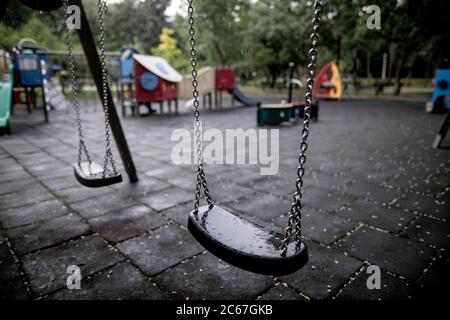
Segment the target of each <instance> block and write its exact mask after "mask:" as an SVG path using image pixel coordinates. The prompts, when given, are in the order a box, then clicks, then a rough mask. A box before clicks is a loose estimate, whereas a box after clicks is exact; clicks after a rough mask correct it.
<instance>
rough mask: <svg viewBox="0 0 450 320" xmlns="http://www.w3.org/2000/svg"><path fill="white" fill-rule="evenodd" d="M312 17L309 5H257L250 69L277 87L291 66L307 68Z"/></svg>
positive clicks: (266, 1) (262, 1)
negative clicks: (264, 76) (305, 66)
mask: <svg viewBox="0 0 450 320" xmlns="http://www.w3.org/2000/svg"><path fill="white" fill-rule="evenodd" d="M311 17H312V10H311V6H310V4H309V6H308V5H307V4H306V3H305V1H290V0H259V1H257V2H256V3H255V4H254V5H253V6H252V8H251V10H250V13H249V19H250V21H251V22H249V24H248V30H247V31H246V37H245V47H244V48H245V51H246V55H247V66H248V68H250V69H256V70H262V71H263V72H264V73H265V74H266V76H267V78H268V79H269V83H270V86H271V87H273V86H274V85H275V83H276V80H277V78H278V77H279V76H280V75H282V73H283V72H284V71H285V70H287V68H288V65H289V63H290V62H294V63H295V64H296V65H302V64H303V65H304V64H305V62H306V57H307V51H308V49H307V46H308V44H309V34H310V32H311V22H310V21H311Z"/></svg>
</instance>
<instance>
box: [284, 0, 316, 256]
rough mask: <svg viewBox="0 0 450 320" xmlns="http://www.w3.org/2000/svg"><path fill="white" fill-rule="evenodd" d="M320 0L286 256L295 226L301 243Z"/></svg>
mask: <svg viewBox="0 0 450 320" xmlns="http://www.w3.org/2000/svg"><path fill="white" fill-rule="evenodd" d="M322 6H323V4H322V0H315V1H314V5H313V7H314V19H313V21H312V24H313V32H312V34H311V36H310V41H311V48H310V50H309V63H308V77H307V81H306V94H305V111H304V119H303V128H302V141H301V144H300V154H299V157H298V161H299V167H298V168H297V180H296V192H295V194H294V196H293V198H294V199H293V202H292V205H291V209H290V213H289V221H288V226H287V228H286V230H285V236H284V240H283V244H282V249H281V255H282V256H286V254H287V250H288V246H289V242H290V240H291V238H292V236H293V232H294V230H293V229H294V228H295V242H296V249H299V248H300V245H301V210H302V197H303V190H302V189H303V177H304V175H305V164H306V151H307V150H308V137H309V123H310V120H311V105H312V102H313V87H314V78H315V74H316V64H317V56H318V49H317V48H318V45H319V28H320V24H321V21H320V15H321V12H322Z"/></svg>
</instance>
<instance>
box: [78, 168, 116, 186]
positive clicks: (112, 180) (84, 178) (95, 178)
mask: <svg viewBox="0 0 450 320" xmlns="http://www.w3.org/2000/svg"><path fill="white" fill-rule="evenodd" d="M73 167H74V172H75V177H76V178H77V180H78V182H79V183H81V184H82V185H83V186H85V187H88V188H101V187H106V186H110V185H112V184H116V183H120V182H122V175H121V174H120V173H116V174H114V173H113V172H112V171H111V170H106V175H105V176H103V167H102V166H101V165H99V164H98V163H95V162H91V163H89V162H82V163H81V164H80V165H78V164H75V165H74V166H73Z"/></svg>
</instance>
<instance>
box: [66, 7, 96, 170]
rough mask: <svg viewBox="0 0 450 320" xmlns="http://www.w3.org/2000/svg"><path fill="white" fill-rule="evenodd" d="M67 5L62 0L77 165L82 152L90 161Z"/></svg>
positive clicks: (80, 160) (79, 163)
mask: <svg viewBox="0 0 450 320" xmlns="http://www.w3.org/2000/svg"><path fill="white" fill-rule="evenodd" d="M68 7H69V0H63V10H64V18H65V19H64V24H65V26H66V44H67V50H68V51H69V69H70V78H71V81H72V95H73V107H74V110H75V117H76V121H77V128H78V140H79V145H78V166H80V165H81V162H82V158H83V152H84V154H85V155H86V159H87V161H88V162H89V164H91V163H92V160H91V156H90V155H89V152H88V150H87V147H86V143H85V141H84V134H83V126H82V123H81V113H80V104H79V99H78V92H79V86H78V80H77V77H76V70H75V61H74V58H73V43H72V34H71V30H70V29H69V26H68V24H67V20H68V19H69V17H70V15H69V13H68Z"/></svg>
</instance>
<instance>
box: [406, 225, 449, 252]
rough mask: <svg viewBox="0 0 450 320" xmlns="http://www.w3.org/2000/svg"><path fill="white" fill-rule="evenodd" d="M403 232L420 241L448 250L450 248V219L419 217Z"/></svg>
mask: <svg viewBox="0 0 450 320" xmlns="http://www.w3.org/2000/svg"><path fill="white" fill-rule="evenodd" d="M403 234H404V235H406V236H407V237H409V238H411V239H414V240H416V241H419V242H425V243H428V244H431V245H434V246H436V247H438V248H443V249H446V250H449V249H450V221H439V220H436V219H432V218H429V217H419V218H418V219H417V220H415V221H413V222H412V223H411V224H410V225H409V226H408V228H407V229H406V230H405V231H404V233H403Z"/></svg>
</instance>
